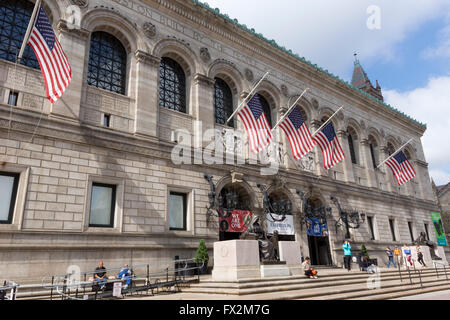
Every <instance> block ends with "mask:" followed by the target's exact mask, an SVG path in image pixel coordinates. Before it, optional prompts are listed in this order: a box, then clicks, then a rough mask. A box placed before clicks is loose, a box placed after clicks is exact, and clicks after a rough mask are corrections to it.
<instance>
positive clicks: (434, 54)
mask: <svg viewBox="0 0 450 320" xmlns="http://www.w3.org/2000/svg"><path fill="white" fill-rule="evenodd" d="M438 38H439V44H438V45H437V46H436V47H431V48H426V49H425V50H424V51H423V52H422V57H424V58H426V59H433V58H450V25H449V26H446V27H445V28H443V29H442V30H441V31H440V32H439V35H438Z"/></svg>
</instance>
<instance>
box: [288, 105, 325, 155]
mask: <svg viewBox="0 0 450 320" xmlns="http://www.w3.org/2000/svg"><path fill="white" fill-rule="evenodd" d="M280 127H281V129H283V131H284V133H286V135H287V136H288V139H289V142H290V144H291V148H292V154H293V156H294V159H295V160H300V159H301V158H303V157H304V156H305V155H306V154H308V153H309V152H310V151H311V150H312V149H313V148H314V146H315V145H316V143H315V142H314V140H313V138H312V136H311V132H310V131H309V129H308V126H307V125H306V123H305V120H304V119H303V117H302V114H301V113H300V110H299V109H298V108H297V107H295V108H294V110H292V112H291V113H290V114H289V115H288V116H287V117H286V118H285V119H284V120H283V122H282V123H281V124H280Z"/></svg>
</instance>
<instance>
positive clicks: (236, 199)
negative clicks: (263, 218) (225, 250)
mask: <svg viewBox="0 0 450 320" xmlns="http://www.w3.org/2000/svg"><path fill="white" fill-rule="evenodd" d="M218 200H219V207H220V208H221V210H224V211H227V210H244V211H251V210H252V198H251V196H250V194H249V193H248V191H247V189H246V188H245V187H243V186H242V185H240V184H237V183H234V184H233V183H228V184H226V185H225V186H224V187H223V188H222V189H221V190H220V192H219V196H218ZM221 223H223V224H224V225H220V228H219V240H220V241H226V240H237V239H239V237H240V235H241V233H239V232H227V231H224V230H227V229H228V227H229V226H228V225H227V223H225V222H221Z"/></svg>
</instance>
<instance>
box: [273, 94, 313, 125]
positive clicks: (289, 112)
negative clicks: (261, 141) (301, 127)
mask: <svg viewBox="0 0 450 320" xmlns="http://www.w3.org/2000/svg"><path fill="white" fill-rule="evenodd" d="M308 90H309V88H306V89H305V90H304V91H303V93H302V94H301V95H300V97H298V99H297V100H295V102H294V104H293V105H292V106H291V107H290V108H289V109H288V111H287V112H286V113H285V114H284V115H283V116H282V117H281V119H280V121H278V123H277V124H276V125H275V127H273V129H272V133H273V132H274V131H275V129H276V128H278V126H279V125H280V124H281V123H282V122H283V121H284V119H286V117H287V116H289V115H290V114H291V112H292V110H294V108H295V107H296V106H297V102H299V101H300V99H301V98H302V97H303V96H304V95H305V93H306V92H308Z"/></svg>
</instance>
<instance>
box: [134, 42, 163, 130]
mask: <svg viewBox="0 0 450 320" xmlns="http://www.w3.org/2000/svg"><path fill="white" fill-rule="evenodd" d="M135 56H136V62H137V63H136V109H135V110H136V114H135V128H134V132H135V133H136V134H138V135H145V136H152V137H157V135H158V124H157V121H158V108H159V107H158V73H159V65H160V62H161V59H160V58H158V57H155V56H152V55H151V54H148V53H146V52H143V51H141V50H137V51H136V53H135Z"/></svg>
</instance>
